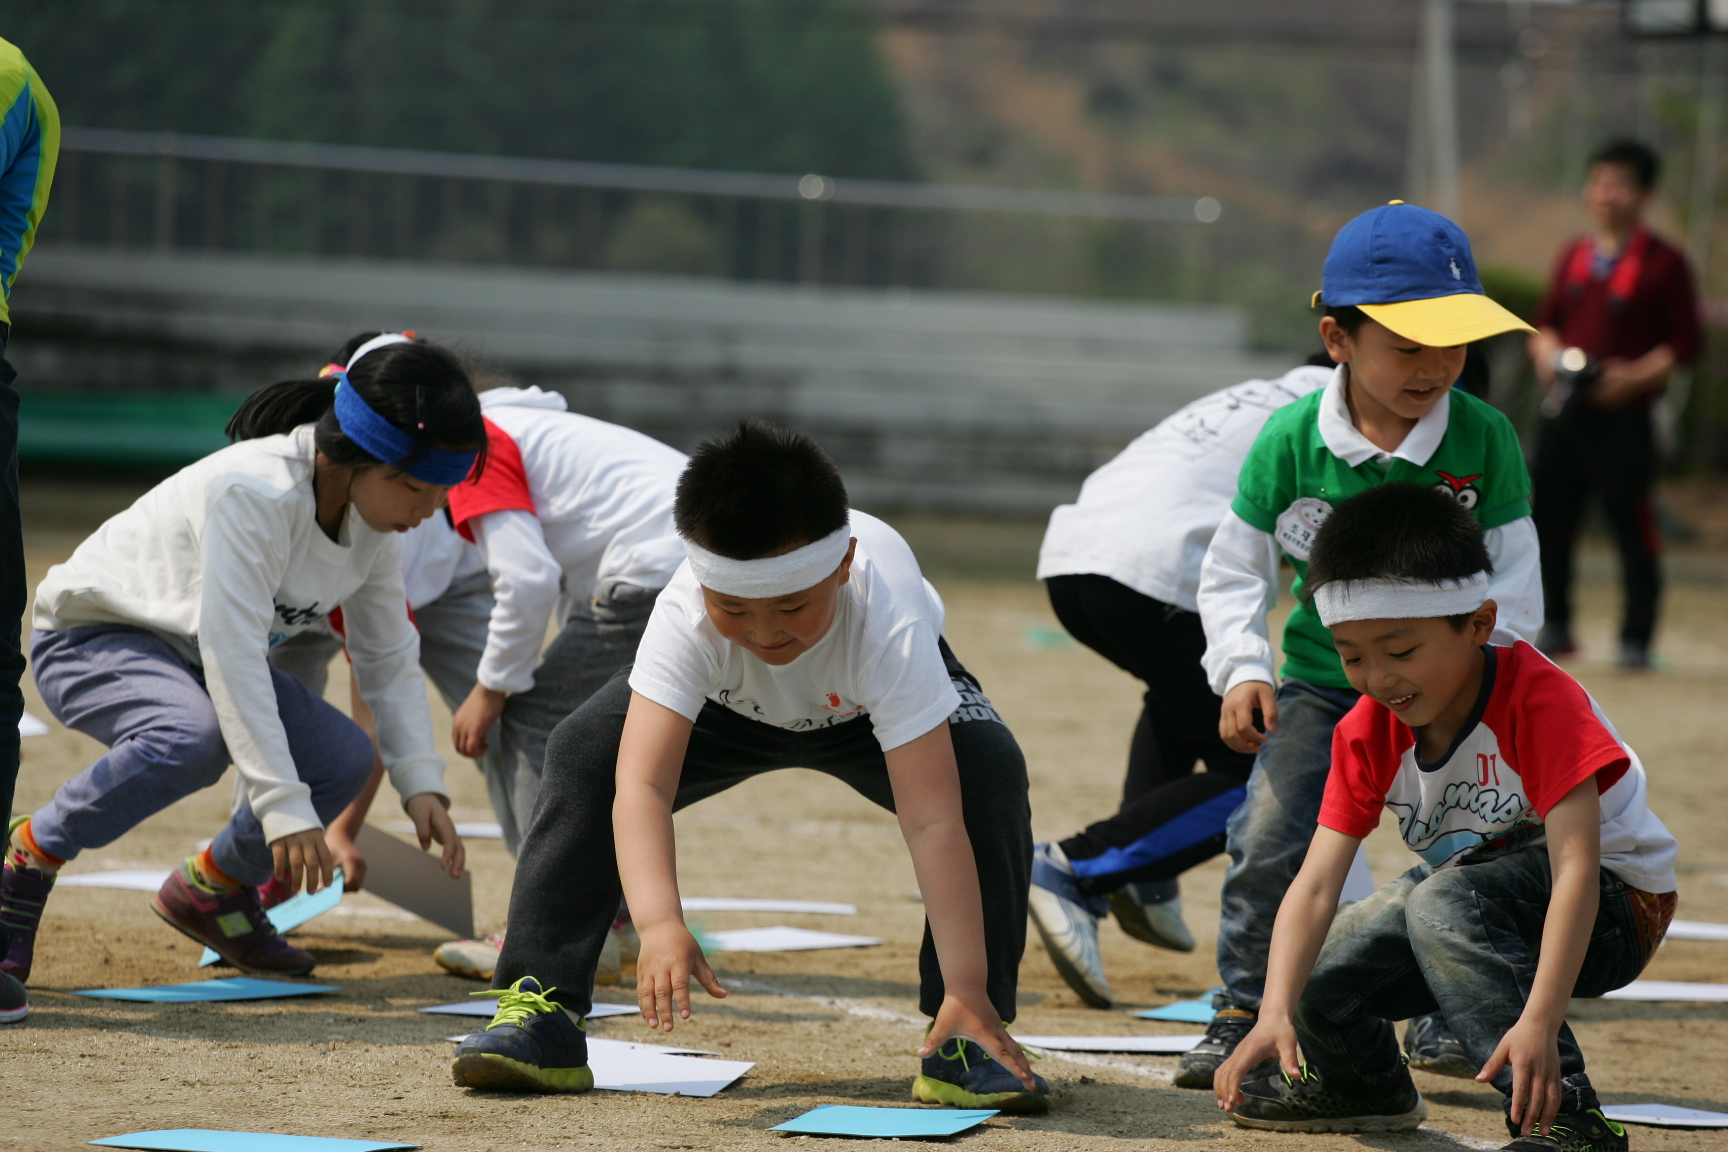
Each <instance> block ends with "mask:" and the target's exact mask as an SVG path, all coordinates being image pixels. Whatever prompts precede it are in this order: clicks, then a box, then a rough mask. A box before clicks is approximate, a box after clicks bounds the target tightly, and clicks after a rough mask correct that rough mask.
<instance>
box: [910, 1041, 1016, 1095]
mask: <svg viewBox="0 0 1728 1152" xmlns="http://www.w3.org/2000/svg"><path fill="white" fill-rule="evenodd" d="M921 1071H922V1075H920V1076H919V1077H918V1079H916V1080H914V1081H913V1082H912V1099H914V1100H916V1101H918V1102H919V1103H920V1104H945V1105H947V1106H948V1107H950V1108H995V1109H997V1110H998V1111H1001V1112H1020V1113H1027V1112H1048V1111H1050V1085H1049V1084H1047V1083H1045V1080H1044V1077H1042V1076H1040V1075H1038V1074H1037V1073H1033V1075H1032V1082H1033V1083H1034V1084H1036V1085H1037V1090H1036V1091H1033V1092H1028V1091H1027V1090H1026V1085H1024V1084H1022V1083H1020V1079H1019V1077H1017V1076H1015V1075H1014V1073H1012V1072H1010V1071H1008V1069H1006V1068H1004V1067H1003V1066H1002V1063H1001V1061H999V1060H997V1059H996V1058H995V1057H994V1056H991V1055H990V1053H988V1052H986V1051H985V1050H984V1049H983V1048H981V1047H979V1046H978V1045H977V1044H975V1043H974V1042H972V1041H971V1040H962V1039H960V1038H958V1037H956V1038H954V1039H953V1040H950V1041H948V1043H946V1044H944V1045H942V1047H940V1048H938V1049H937V1050H936V1054H935V1055H934V1056H926V1057H924V1064H923V1068H922V1069H921Z"/></svg>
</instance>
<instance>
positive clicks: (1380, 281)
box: [1314, 200, 1535, 348]
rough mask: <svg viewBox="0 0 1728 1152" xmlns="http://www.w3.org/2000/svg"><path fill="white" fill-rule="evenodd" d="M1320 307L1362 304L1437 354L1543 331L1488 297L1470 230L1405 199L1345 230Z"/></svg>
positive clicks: (1323, 283) (1318, 296) (1331, 257)
mask: <svg viewBox="0 0 1728 1152" xmlns="http://www.w3.org/2000/svg"><path fill="white" fill-rule="evenodd" d="M1314 303H1315V304H1316V305H1320V304H1324V305H1326V306H1327V307H1329V308H1342V307H1345V306H1348V305H1354V306H1355V307H1357V308H1360V309H1362V311H1364V312H1366V313H1367V314H1368V317H1369V319H1371V320H1375V321H1377V322H1379V323H1381V324H1384V325H1385V326H1386V327H1388V328H1390V329H1391V330H1392V331H1394V332H1396V333H1398V335H1400V336H1402V337H1404V338H1405V339H1406V340H1414V341H1416V342H1417V343H1418V344H1427V345H1431V346H1433V347H1437V348H1452V347H1455V346H1457V345H1459V344H1469V343H1471V342H1472V341H1475V340H1482V339H1486V338H1487V337H1489V336H1498V335H1500V334H1501V333H1502V332H1519V331H1522V332H1534V331H1535V329H1534V328H1532V327H1530V325H1528V324H1526V323H1524V321H1522V320H1520V319H1518V317H1516V316H1514V315H1513V314H1512V313H1510V312H1508V311H1507V310H1506V309H1505V308H1502V307H1501V306H1500V305H1498V304H1496V303H1494V301H1492V300H1490V299H1489V298H1488V294H1487V293H1486V292H1484V291H1483V290H1482V281H1481V279H1480V278H1479V277H1478V276H1477V275H1476V258H1475V257H1474V256H1473V255H1471V253H1470V238H1469V237H1468V236H1466V235H1464V229H1462V228H1460V227H1458V225H1456V224H1454V223H1452V221H1450V220H1448V219H1446V217H1444V216H1442V215H1440V213H1438V212H1431V211H1429V210H1428V209H1427V208H1418V207H1417V206H1416V205H1414V204H1406V203H1404V201H1402V200H1394V201H1392V202H1391V203H1390V204H1386V205H1384V206H1382V207H1379V208H1374V209H1370V210H1369V211H1367V212H1364V213H1362V215H1360V216H1358V217H1356V219H1354V220H1352V221H1350V223H1348V224H1346V225H1344V227H1343V228H1340V229H1339V230H1338V235H1337V237H1336V238H1334V239H1333V241H1332V248H1331V250H1330V251H1329V252H1327V253H1326V266H1325V268H1324V270H1323V271H1322V273H1321V277H1320V291H1319V292H1317V293H1315V294H1314Z"/></svg>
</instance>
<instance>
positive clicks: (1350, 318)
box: [1325, 304, 1368, 340]
mask: <svg viewBox="0 0 1728 1152" xmlns="http://www.w3.org/2000/svg"><path fill="white" fill-rule="evenodd" d="M1325 308H1326V315H1328V316H1330V317H1332V319H1333V320H1335V321H1337V323H1338V327H1340V328H1342V329H1344V335H1346V336H1348V337H1350V339H1352V340H1354V339H1356V333H1358V332H1360V331H1362V325H1364V324H1366V323H1368V313H1366V312H1364V311H1362V309H1360V308H1358V307H1356V305H1354V304H1340V305H1338V306H1337V307H1333V306H1332V305H1330V304H1326V305H1325Z"/></svg>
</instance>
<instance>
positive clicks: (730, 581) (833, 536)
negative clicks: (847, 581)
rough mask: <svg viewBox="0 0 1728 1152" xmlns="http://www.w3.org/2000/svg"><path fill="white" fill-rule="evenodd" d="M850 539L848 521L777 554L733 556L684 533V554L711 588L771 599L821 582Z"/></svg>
mask: <svg viewBox="0 0 1728 1152" xmlns="http://www.w3.org/2000/svg"><path fill="white" fill-rule="evenodd" d="M851 543H852V523H851V521H847V522H846V523H845V524H842V525H840V527H838V528H836V529H834V531H832V532H830V533H828V535H826V536H824V537H822V539H820V540H815V541H812V542H811V543H809V544H806V545H804V546H803V547H801V548H794V549H792V551H790V552H783V553H781V554H780V555H778V556H763V557H760V558H758V559H755V560H734V559H733V558H732V557H730V556H722V555H720V554H719V553H717V552H710V551H708V549H706V548H704V547H702V545H700V544H698V543H696V542H695V541H694V540H691V539H690V538H689V537H688V536H686V537H684V554H685V555H686V556H688V557H689V558H690V570H691V572H693V573H694V574H695V576H696V582H697V583H698V584H700V585H702V587H704V588H706V589H708V590H709V591H711V592H718V593H720V594H721V595H722V596H739V597H742V598H744V599H746V600H768V599H773V598H774V597H776V596H789V595H791V594H792V593H794V592H802V591H803V590H804V589H806V588H809V587H811V586H812V585H815V584H820V583H821V582H822V581H823V580H825V579H827V578H828V577H829V576H830V575H832V574H833V572H834V570H835V569H836V568H838V567H840V561H842V560H844V559H845V558H846V549H847V547H848V546H849V545H850V544H851Z"/></svg>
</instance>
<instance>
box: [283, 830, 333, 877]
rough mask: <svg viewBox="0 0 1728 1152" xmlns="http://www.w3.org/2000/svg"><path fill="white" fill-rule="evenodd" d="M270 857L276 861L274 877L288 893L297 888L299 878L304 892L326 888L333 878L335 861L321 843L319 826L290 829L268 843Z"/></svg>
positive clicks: (321, 836) (322, 834)
mask: <svg viewBox="0 0 1728 1152" xmlns="http://www.w3.org/2000/svg"><path fill="white" fill-rule="evenodd" d="M270 856H271V858H272V859H273V860H274V861H275V862H276V879H278V880H280V881H282V883H284V884H286V885H288V891H290V892H298V891H300V883H301V880H302V878H304V880H305V883H306V891H308V892H317V891H320V890H322V889H324V888H327V887H329V886H330V882H331V881H332V880H333V879H334V878H335V869H336V861H335V860H334V859H333V858H332V857H331V855H330V849H329V848H328V847H327V846H326V845H325V843H324V829H322V828H307V829H305V830H304V831H300V832H290V833H289V834H288V835H286V836H284V837H282V839H280V840H278V841H276V842H275V843H273V844H271V845H270Z"/></svg>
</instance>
